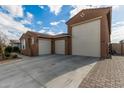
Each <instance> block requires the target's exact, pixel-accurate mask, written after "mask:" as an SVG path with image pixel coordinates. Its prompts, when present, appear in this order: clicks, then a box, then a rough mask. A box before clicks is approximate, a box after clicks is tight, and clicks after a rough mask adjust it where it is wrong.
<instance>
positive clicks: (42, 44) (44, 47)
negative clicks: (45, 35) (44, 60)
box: [39, 39, 51, 55]
mask: <svg viewBox="0 0 124 93" xmlns="http://www.w3.org/2000/svg"><path fill="white" fill-rule="evenodd" d="M43 54H51V40H48V39H41V40H39V55H43Z"/></svg>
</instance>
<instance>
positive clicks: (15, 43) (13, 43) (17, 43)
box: [9, 40, 21, 48]
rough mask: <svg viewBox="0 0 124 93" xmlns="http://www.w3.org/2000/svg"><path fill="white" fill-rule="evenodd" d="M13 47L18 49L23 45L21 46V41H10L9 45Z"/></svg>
mask: <svg viewBox="0 0 124 93" xmlns="http://www.w3.org/2000/svg"><path fill="white" fill-rule="evenodd" d="M9 44H10V45H11V46H12V47H18V48H20V46H21V44H20V40H10V43H9Z"/></svg>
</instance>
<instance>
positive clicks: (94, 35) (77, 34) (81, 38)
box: [72, 19, 100, 57]
mask: <svg viewBox="0 0 124 93" xmlns="http://www.w3.org/2000/svg"><path fill="white" fill-rule="evenodd" d="M72 54H73V55H82V56H93V57H100V19H98V20H94V21H90V22H88V23H84V24H80V25H76V26H73V27H72Z"/></svg>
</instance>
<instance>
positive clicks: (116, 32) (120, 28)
mask: <svg viewBox="0 0 124 93" xmlns="http://www.w3.org/2000/svg"><path fill="white" fill-rule="evenodd" d="M121 40H124V21H120V22H116V23H115V24H113V25H112V33H111V42H112V43H118V42H120V41H121Z"/></svg>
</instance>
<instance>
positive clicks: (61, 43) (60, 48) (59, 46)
mask: <svg viewBox="0 0 124 93" xmlns="http://www.w3.org/2000/svg"><path fill="white" fill-rule="evenodd" d="M55 53H56V54H65V40H56V41H55Z"/></svg>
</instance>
